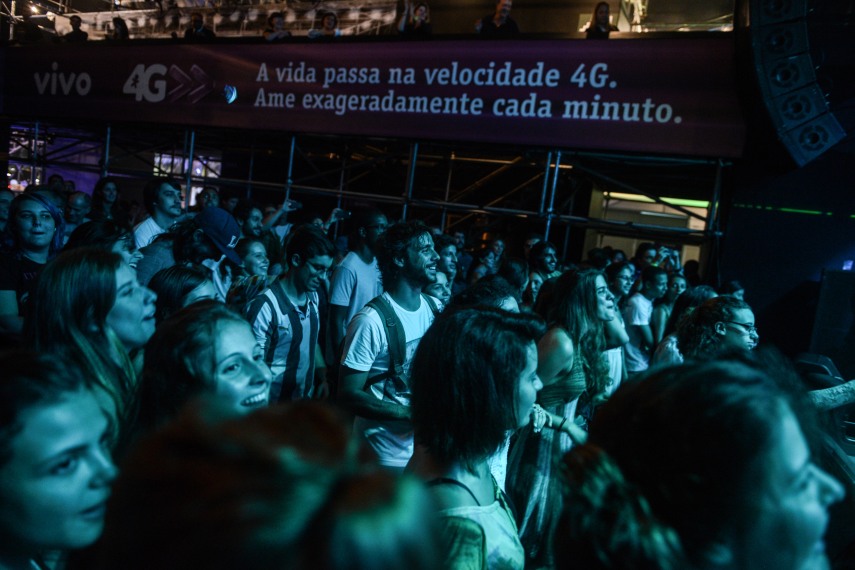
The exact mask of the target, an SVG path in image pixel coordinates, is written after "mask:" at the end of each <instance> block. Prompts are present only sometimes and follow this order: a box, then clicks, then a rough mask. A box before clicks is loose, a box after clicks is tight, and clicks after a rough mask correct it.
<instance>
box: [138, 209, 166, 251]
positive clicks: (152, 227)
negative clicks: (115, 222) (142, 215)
mask: <svg viewBox="0 0 855 570" xmlns="http://www.w3.org/2000/svg"><path fill="white" fill-rule="evenodd" d="M165 231H166V230H165V229H163V228H162V227H160V226H159V225H157V222H155V221H154V218H152V217H148V218H146V219H144V220H143V221H141V222H140V223H138V224H137V225H136V227H135V228H134V241H135V242H136V244H137V249H142V248H144V247H145V246H147V245H148V244H150V243H151V242H153V241H154V238H156V237H157V236H159V235H160V234H162V233H164V232H165Z"/></svg>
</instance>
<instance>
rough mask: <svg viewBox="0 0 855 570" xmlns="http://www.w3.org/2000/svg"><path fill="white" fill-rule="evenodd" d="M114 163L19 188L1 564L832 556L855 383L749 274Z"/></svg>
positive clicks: (691, 562)
mask: <svg viewBox="0 0 855 570" xmlns="http://www.w3.org/2000/svg"><path fill="white" fill-rule="evenodd" d="M416 10H417V7H416ZM120 186H121V180H119V179H115V178H105V179H104V180H102V181H100V182H99V183H98V184H97V185H96V186H95V188H93V192H92V195H91V196H90V194H89V193H88V192H82V193H81V192H73V193H71V192H69V193H66V192H64V191H63V189H64V186H61V185H54V186H41V187H38V186H35V185H34V186H31V187H29V188H28V189H27V191H26V192H24V193H21V194H17V195H15V194H13V193H11V192H9V191H6V190H3V191H0V226H2V227H0V229H2V232H3V233H2V248H3V250H2V254H0V333H2V336H3V346H4V350H3V351H2V353H0V369H2V370H3V374H2V379H0V568H3V569H32V568H51V569H56V568H69V569H74V568H95V569H98V568H105V569H106V568H139V569H143V568H146V569H149V568H164V569H170V568H175V569H178V568H195V567H204V568H209V569H217V568H222V569H226V568H243V567H246V568H261V569H264V568H270V569H273V568H330V569H332V568H342V569H344V568H357V569H369V568H370V569H389V570H391V569H400V568H413V569H416V570H421V569H425V570H429V569H439V568H460V569H462V568H466V569H470V568H472V569H476V568H477V569H481V568H489V569H497V570H498V569H519V570H522V569H523V568H559V569H565V568H592V569H596V568H661V569H682V568H698V569H705V568H749V569H752V568H776V569H782V570H808V569H821V568H825V567H827V566H826V565H827V560H826V553H825V550H824V546H823V545H824V543H823V536H824V533H825V529H826V526H827V524H828V520H829V515H828V509H829V507H830V506H831V505H832V504H833V503H835V502H837V501H839V500H840V499H841V498H842V497H843V492H844V491H843V487H842V485H841V484H840V482H838V481H837V480H835V479H834V478H832V477H831V476H830V475H828V474H827V473H826V472H825V471H824V470H823V469H822V468H820V466H819V465H818V464H817V459H816V455H815V450H816V448H815V447H814V443H815V442H814V437H815V436H816V434H817V430H816V422H815V420H816V416H817V413H818V412H820V411H823V410H825V409H827V408H828V407H830V406H834V405H839V404H840V403H841V400H840V399H836V400H833V401H832V399H831V398H830V397H829V394H827V393H826V394H817V393H816V392H814V393H808V392H807V391H806V389H802V388H801V387H800V385H799V383H798V382H797V379H796V377H795V376H794V374H795V373H794V372H792V370H791V369H789V368H788V367H787V366H785V363H784V362H782V359H781V358H780V357H778V358H772V357H769V356H767V357H766V358H757V356H756V354H757V352H758V351H756V350H755V348H756V347H757V345H758V342H759V334H758V330H757V327H756V323H755V318H754V314H753V312H752V310H751V307H750V306H749V305H748V304H747V303H746V302H745V300H744V298H745V291H744V289H743V288H742V287H741V285H739V284H738V283H735V282H734V283H730V284H728V285H727V286H726V288H723V289H722V290H721V291H719V292H716V290H714V289H713V288H712V287H709V286H707V285H692V284H691V283H690V281H689V279H687V276H686V275H685V271H684V268H683V266H682V264H681V259H680V256H679V254H678V253H677V252H676V251H675V250H674V249H673V248H671V247H666V246H662V245H656V244H653V243H642V244H641V245H640V246H639V247H638V249H637V251H636V252H635V255H634V256H633V257H632V258H631V259H627V256H626V254H625V253H624V252H622V251H620V250H613V249H611V248H604V249H597V250H593V251H591V252H589V254H588V258H587V259H586V260H585V261H584V262H583V263H580V264H578V265H574V264H570V263H567V262H565V261H563V260H561V259H560V257H559V255H558V249H557V248H556V246H555V245H554V244H552V243H550V242H549V241H548V240H545V239H544V238H543V236H540V235H536V234H531V235H529V236H526V238H525V240H524V241H523V242H522V243H511V242H510V240H508V241H507V242H506V240H505V239H503V238H502V237H500V236H494V237H493V238H492V239H490V240H488V241H486V242H485V243H484V244H483V247H482V248H481V249H480V250H476V251H471V250H468V248H466V237H467V236H466V234H465V232H463V231H454V232H453V233H449V234H446V233H442V232H441V231H440V230H439V229H438V228H429V227H427V226H425V225H423V224H422V223H420V222H417V221H398V222H392V221H391V220H390V219H389V218H388V217H387V214H386V213H384V212H383V211H381V210H379V209H377V208H375V207H373V206H370V205H361V206H360V207H359V208H355V209H354V211H353V212H352V213H351V212H346V211H344V210H341V209H335V210H334V211H333V212H332V213H331V214H330V215H329V217H328V218H326V219H324V218H323V217H321V216H317V215H314V214H305V215H303V216H302V222H303V223H299V224H293V223H289V222H288V217H289V215H293V212H294V211H295V209H296V207H297V204H296V203H295V202H293V201H292V200H284V201H283V202H282V204H281V205H270V206H267V207H265V206H262V205H259V204H255V203H253V202H252V201H251V200H248V199H238V200H234V201H232V200H229V201H227V200H225V199H224V198H223V199H221V197H220V196H219V193H218V191H217V190H216V189H214V188H207V189H205V191H204V192H203V193H202V194H200V195H199V199H198V204H197V205H196V207H195V208H193V209H192V211H188V210H187V209H186V208H185V207H184V206H185V204H184V196H183V193H182V188H181V186H180V184H179V183H178V182H176V181H175V180H172V179H168V178H153V179H151V180H149V181H148V182H147V183H146V185H145V188H144V191H143V202H144V204H143V206H144V207H145V209H146V210H147V212H148V214H149V217H148V218H145V219H143V220H141V221H138V222H137V223H136V224H133V223H132V222H131V220H132V219H133V218H134V217H135V214H133V213H132V212H129V211H128V209H127V208H125V207H123V204H127V202H123V201H122V200H121V190H120ZM81 194H82V195H81ZM334 224H339V225H340V227H341V228H342V229H343V230H344V229H346V230H347V232H346V234H347V239H346V240H332V239H331V236H330V232H329V230H330V228H331V226H332V225H334ZM455 230H457V228H455ZM344 241H346V248H342V247H341V245H342V243H343V242H344ZM515 246H519V249H520V255H519V257H517V256H516V255H515V254H514V251H515V249H514V248H515ZM819 392H822V391H819ZM829 402H831V403H829ZM117 466H118V467H117Z"/></svg>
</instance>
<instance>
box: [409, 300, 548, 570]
mask: <svg viewBox="0 0 855 570" xmlns="http://www.w3.org/2000/svg"><path fill="white" fill-rule="evenodd" d="M542 334H543V324H542V323H541V321H540V320H539V319H537V318H536V317H533V316H530V315H522V314H517V313H508V312H505V311H501V310H498V309H460V310H457V311H454V310H450V312H449V313H448V314H444V315H442V316H441V317H439V318H438V319H437V320H436V322H434V324H433V325H432V326H431V328H429V329H428V331H427V332H426V333H425V335H424V337H422V339H421V341H420V342H419V346H418V348H417V349H416V355H415V358H414V360H413V364H412V367H411V370H412V372H411V378H410V381H411V386H412V400H411V409H412V418H413V426H414V428H415V440H416V443H417V444H418V445H419V447H420V451H421V453H419V454H417V455H416V456H414V459H413V461H411V463H410V468H411V469H412V470H413V471H415V472H416V473H417V474H418V475H420V476H421V477H422V478H424V479H426V480H427V482H428V485H429V487H430V488H431V492H432V494H433V496H434V499H435V500H436V502H437V505H438V508H439V516H440V522H441V525H442V528H443V530H444V534H445V537H446V539H447V545H446V551H445V555H446V564H445V567H446V568H494V569H499V568H504V569H519V570H522V568H523V567H524V565H525V555H524V552H523V548H522V545H521V544H520V542H519V536H518V533H517V526H516V523H515V522H514V517H513V514H512V512H511V509H510V505H509V502H508V500H507V497H505V495H504V493H503V492H502V491H501V488H500V487H499V485H498V483H497V482H496V480H495V478H494V477H493V475H492V473H491V471H490V466H489V459H490V457H491V456H493V455H494V454H495V453H496V452H497V451H498V450H499V448H500V447H501V446H502V444H503V443H504V441H505V439H506V435H507V432H508V431H509V430H516V429H518V428H520V427H522V426H525V425H527V424H528V423H529V422H530V421H531V414H532V411H533V407H534V403H535V398H536V396H537V391H538V390H539V389H540V388H541V386H542V384H541V382H540V379H539V378H538V376H537V348H536V342H537V340H538V339H539V338H540V336H541V335H542ZM460 347H466V350H465V351H461V350H460Z"/></svg>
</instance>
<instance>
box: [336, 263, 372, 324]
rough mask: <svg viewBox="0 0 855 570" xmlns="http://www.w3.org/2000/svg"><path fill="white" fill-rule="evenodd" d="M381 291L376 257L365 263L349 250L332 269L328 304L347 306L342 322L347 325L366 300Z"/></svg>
mask: <svg viewBox="0 0 855 570" xmlns="http://www.w3.org/2000/svg"><path fill="white" fill-rule="evenodd" d="M382 292H383V284H382V283H381V282H380V269H379V268H378V267H377V258H376V257H375V258H374V260H373V261H372V262H371V263H365V262H364V261H362V260H361V259H360V258H359V256H358V255H356V254H355V253H354V252H352V251H351V252H350V253H348V254H347V255H346V256H345V258H344V259H343V260H342V261H341V263H339V264H338V266H337V267H336V268H335V271H333V276H332V282H331V283H330V305H338V306H340V307H347V320H346V321H345V323H344V325H345V326H347V325H349V324H350V321H352V320H353V317H355V316H356V313H358V312H359V311H361V310H362V307H364V306H365V304H366V303H368V301H370V300H371V299H373V298H374V297H376V296H377V295H379V294H380V293H382Z"/></svg>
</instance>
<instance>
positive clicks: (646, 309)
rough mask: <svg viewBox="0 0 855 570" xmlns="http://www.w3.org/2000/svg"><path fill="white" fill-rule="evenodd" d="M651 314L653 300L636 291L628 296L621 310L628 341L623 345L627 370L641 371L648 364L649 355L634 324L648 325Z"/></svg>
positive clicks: (645, 368)
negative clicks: (624, 307)
mask: <svg viewBox="0 0 855 570" xmlns="http://www.w3.org/2000/svg"><path fill="white" fill-rule="evenodd" d="M652 314H653V301H651V300H650V299H648V298H647V297H645V296H644V295H642V294H641V293H636V294H635V295H633V296H632V297H630V298H629V301H627V303H626V309H624V311H623V320H624V322H625V323H626V332H627V334H628V335H629V342H628V343H626V344H625V345H624V350H625V353H626V369H627V371H629V372H641V371H642V370H647V368H648V366H650V356H649V355H648V352H647V351H646V350H642V349H641V346H642V344H643V342H644V339H643V338H642V336H641V333H640V332H639V331H638V329H637V328H635V326H634V325H648V326H649V325H650V316H651V315H652Z"/></svg>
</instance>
